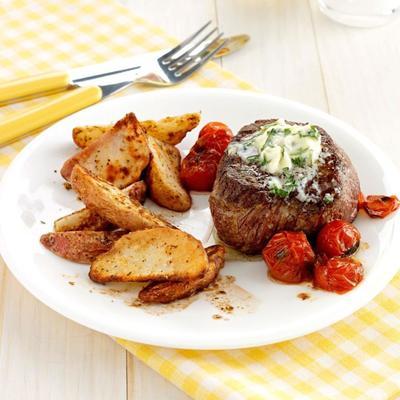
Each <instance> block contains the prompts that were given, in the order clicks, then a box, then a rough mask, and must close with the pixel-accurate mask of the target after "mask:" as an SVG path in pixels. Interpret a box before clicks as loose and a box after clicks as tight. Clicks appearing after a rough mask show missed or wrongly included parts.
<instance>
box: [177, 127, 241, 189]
mask: <svg viewBox="0 0 400 400" xmlns="http://www.w3.org/2000/svg"><path fill="white" fill-rule="evenodd" d="M232 136H233V135H232V131H231V130H230V129H229V128H228V127H227V126H226V125H225V124H223V123H222V122H210V123H209V124H207V125H205V126H204V127H203V129H202V130H201V131H200V134H199V138H198V139H197V142H196V143H195V145H194V146H193V147H192V149H191V150H190V153H189V154H188V155H187V156H186V157H185V158H184V160H183V162H182V167H181V181H182V183H183V184H184V185H185V186H186V187H187V188H188V189H189V190H198V191H211V190H212V187H213V185H214V181H215V177H216V174H217V167H218V164H219V162H220V160H221V158H222V155H223V154H224V151H225V149H226V147H227V146H228V144H229V142H230V141H231V139H232Z"/></svg>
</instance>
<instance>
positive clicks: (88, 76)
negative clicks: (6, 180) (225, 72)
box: [0, 21, 248, 146]
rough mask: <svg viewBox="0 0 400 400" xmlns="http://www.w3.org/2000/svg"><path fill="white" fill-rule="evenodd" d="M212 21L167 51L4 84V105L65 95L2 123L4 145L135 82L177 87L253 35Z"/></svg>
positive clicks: (1, 90)
mask: <svg viewBox="0 0 400 400" xmlns="http://www.w3.org/2000/svg"><path fill="white" fill-rule="evenodd" d="M210 24H211V21H210V22H207V23H206V24H205V25H203V26H202V27H201V28H200V29H199V30H197V31H196V32H195V33H193V34H192V35H190V36H189V37H188V38H187V39H185V40H184V41H183V42H181V43H179V44H178V45H177V46H175V47H174V48H173V49H171V50H169V51H167V52H165V51H164V52H157V53H148V54H144V55H141V56H136V57H130V58H126V59H122V60H113V61H109V62H105V63H102V64H97V65H94V66H86V67H80V68H75V69H73V70H71V71H60V72H50V73H45V74H40V75H35V76H31V77H26V78H22V79H17V80H13V81H10V82H6V83H3V84H0V104H9V103H13V102H15V101H22V100H26V99H27V98H32V97H38V96H43V95H48V94H52V93H57V92H61V91H63V92H64V93H63V94H62V95H60V96H57V97H56V98H54V99H51V100H49V101H47V102H45V103H43V104H39V105H36V106H33V107H32V108H29V109H28V110H24V111H22V112H15V113H13V114H12V115H11V116H8V117H6V118H4V119H3V120H2V121H0V146H2V145H5V144H7V143H10V142H12V141H14V140H17V139H20V138H21V137H23V136H25V135H27V134H29V133H33V132H34V131H36V130H38V129H39V128H41V127H43V126H46V125H48V124H50V123H53V122H55V121H57V120H59V119H61V118H63V117H65V116H67V115H69V114H72V113H74V112H76V111H79V110H81V109H83V108H86V107H88V106H90V105H92V104H95V103H97V102H99V101H101V100H102V99H104V98H105V97H107V96H110V95H112V94H113V93H116V92H118V91H120V90H122V89H124V88H126V87H128V86H130V85H132V84H136V83H142V84H149V85H156V86H171V85H176V84H178V83H180V82H182V81H184V80H185V79H187V78H189V77H190V76H191V75H192V74H193V73H195V72H196V71H197V70H199V69H200V68H201V67H202V66H203V65H204V64H205V63H207V61H209V60H210V59H211V58H213V57H214V56H220V57H221V56H223V55H226V54H229V53H230V52H232V51H235V50H238V49H239V48H240V47H242V46H243V45H244V44H245V43H246V42H247V41H248V36H247V35H238V36H235V37H231V38H229V39H225V38H223V33H218V32H217V28H214V29H211V28H210Z"/></svg>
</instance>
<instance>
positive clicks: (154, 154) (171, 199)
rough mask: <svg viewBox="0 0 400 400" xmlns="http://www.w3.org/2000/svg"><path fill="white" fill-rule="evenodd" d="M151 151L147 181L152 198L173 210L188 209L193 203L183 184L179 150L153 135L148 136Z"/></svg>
mask: <svg viewBox="0 0 400 400" xmlns="http://www.w3.org/2000/svg"><path fill="white" fill-rule="evenodd" d="M148 145H149V149H150V153H151V159H150V163H149V166H148V169H147V174H146V182H147V185H148V187H149V193H150V197H151V199H152V200H154V201H155V202H156V203H157V204H159V205H160V206H163V207H166V208H168V209H169V210H173V211H186V210H188V209H189V208H190V206H191V205H192V199H191V197H190V195H189V193H188V192H187V191H186V190H185V188H184V187H183V186H182V184H181V181H180V178H179V171H180V165H181V156H180V154H179V150H178V149H177V148H176V147H174V146H172V145H170V144H168V143H163V142H161V141H160V140H157V139H155V138H153V137H150V136H149V137H148Z"/></svg>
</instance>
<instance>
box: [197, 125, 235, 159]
mask: <svg viewBox="0 0 400 400" xmlns="http://www.w3.org/2000/svg"><path fill="white" fill-rule="evenodd" d="M228 129H229V128H228ZM229 132H230V130H229ZM231 140H232V133H231V132H230V134H228V133H227V132H226V131H222V130H220V131H216V132H213V133H208V134H206V135H203V136H201V137H200V136H199V138H198V139H197V142H196V144H195V146H194V149H195V150H196V151H197V152H201V151H204V150H216V151H218V153H219V154H221V157H222V154H224V151H225V149H226V148H227V147H228V144H229V142H230V141H231Z"/></svg>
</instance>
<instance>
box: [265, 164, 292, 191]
mask: <svg viewBox="0 0 400 400" xmlns="http://www.w3.org/2000/svg"><path fill="white" fill-rule="evenodd" d="M281 180H282V185H281V186H280V187H279V186H278V185H277V184H275V183H272V184H271V185H270V186H269V190H270V192H271V193H272V194H273V195H274V196H277V197H281V198H285V197H287V196H289V194H290V193H292V192H293V191H294V190H295V189H296V187H297V182H296V180H295V179H294V176H293V174H292V173H290V171H289V169H288V168H284V169H283V174H282V178H281Z"/></svg>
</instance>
